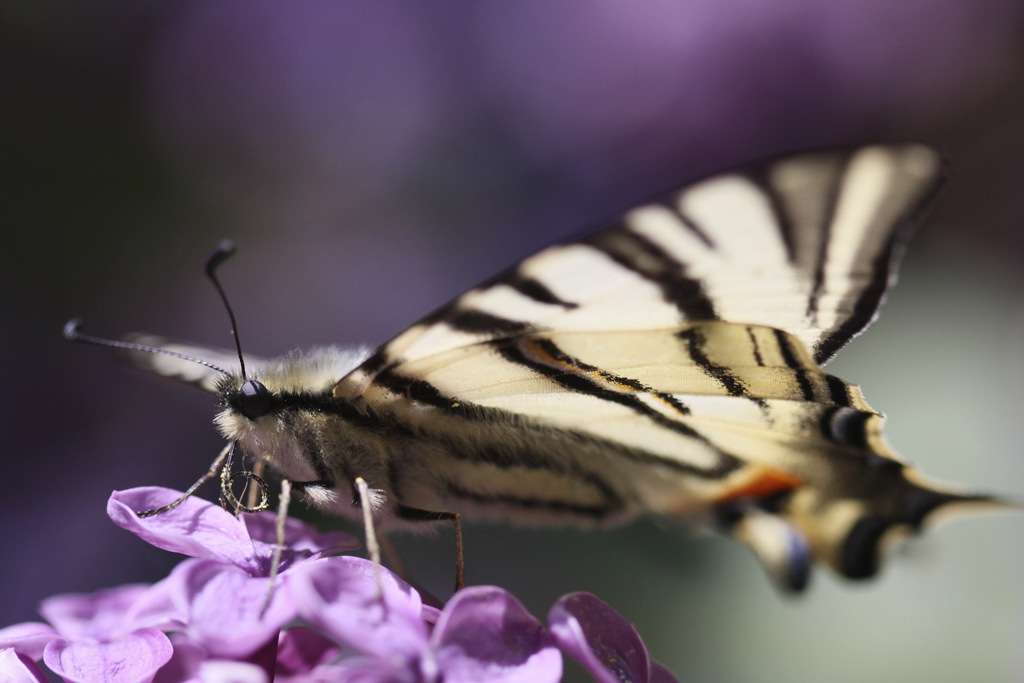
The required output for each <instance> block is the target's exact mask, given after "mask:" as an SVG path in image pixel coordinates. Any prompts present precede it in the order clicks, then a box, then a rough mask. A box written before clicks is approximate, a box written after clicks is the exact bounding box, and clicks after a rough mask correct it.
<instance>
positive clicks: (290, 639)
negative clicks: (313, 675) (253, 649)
mask: <svg viewBox="0 0 1024 683" xmlns="http://www.w3.org/2000/svg"><path fill="white" fill-rule="evenodd" d="M338 653H339V650H338V646H337V645H335V643H334V641H333V640H331V639H330V638H328V637H327V636H325V635H324V634H322V633H320V632H319V631H314V630H313V629H309V628H303V627H301V626H297V627H295V628H290V629H288V630H287V631H284V632H283V633H281V637H280V638H279V639H278V643H277V671H276V674H277V676H275V678H276V677H280V676H294V675H296V674H301V673H308V672H309V671H311V670H312V669H313V668H314V667H316V666H318V665H320V664H323V663H325V662H329V661H331V660H333V659H335V658H336V657H337V656H338Z"/></svg>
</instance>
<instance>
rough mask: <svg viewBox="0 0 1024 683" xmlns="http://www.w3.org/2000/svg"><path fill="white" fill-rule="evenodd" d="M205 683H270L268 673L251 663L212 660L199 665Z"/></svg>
mask: <svg viewBox="0 0 1024 683" xmlns="http://www.w3.org/2000/svg"><path fill="white" fill-rule="evenodd" d="M199 680H201V681H202V682H203V683H268V681H269V680H270V677H269V676H267V672H266V671H264V670H263V669H262V668H260V667H258V666H256V665H255V664H250V663H249V662H231V661H218V660H211V661H206V662H203V663H202V664H200V665H199Z"/></svg>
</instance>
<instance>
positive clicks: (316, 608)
mask: <svg viewBox="0 0 1024 683" xmlns="http://www.w3.org/2000/svg"><path fill="white" fill-rule="evenodd" d="M292 591H293V595H294V597H295V601H296V603H297V605H298V608H299V614H300V615H301V616H302V617H303V618H304V619H305V620H307V621H308V622H310V623H312V624H314V625H315V626H317V627H319V628H320V629H321V630H323V631H324V632H326V633H328V634H330V635H331V636H333V637H334V638H336V639H337V641H338V642H339V643H341V644H342V645H343V646H344V647H345V648H347V649H350V650H352V651H354V652H355V653H356V654H357V656H356V657H353V658H350V659H347V660H345V659H343V660H341V661H340V662H339V663H338V665H337V671H338V673H339V675H341V672H345V676H349V677H352V679H353V680H368V681H369V680H372V681H392V680H394V681H408V682H410V683H414V682H415V683H419V682H422V683H433V682H435V681H441V680H443V681H445V683H458V682H460V681H466V682H467V683H468V682H471V681H496V682H497V681H502V682H505V681H507V682H509V683H511V682H513V681H523V682H526V681H531V682H532V681H538V682H543V681H558V680H559V679H560V678H561V674H562V660H561V655H560V654H559V653H558V650H557V649H556V648H555V646H554V643H553V641H552V640H551V637H550V636H549V635H548V634H547V631H546V630H545V629H544V627H543V625H541V623H540V622H539V621H537V620H536V619H534V618H533V617H532V616H531V615H530V614H529V613H528V612H527V611H526V610H525V609H524V608H523V606H522V605H521V604H520V603H519V601H518V600H516V599H515V598H514V597H513V596H512V595H510V594H509V593H507V592H506V591H504V590H502V589H501V588H497V587H493V586H474V587H470V588H466V589H463V590H461V591H459V592H458V593H456V594H455V595H454V596H453V597H452V599H451V600H449V601H448V604H447V605H446V606H445V608H444V610H442V611H441V613H440V615H436V619H437V623H436V625H435V626H434V628H433V630H432V631H431V630H430V629H429V628H428V623H427V620H426V619H425V617H430V618H433V617H434V616H435V615H434V614H433V613H432V612H433V608H429V607H424V606H423V603H422V601H421V599H420V596H419V594H418V593H417V592H416V591H415V590H414V589H413V588H412V587H411V586H409V585H408V584H407V583H405V582H404V581H402V580H401V579H399V578H397V577H395V576H394V575H393V574H391V573H390V572H387V571H382V572H381V593H380V594H379V595H378V593H377V586H376V583H375V582H374V579H373V565H372V563H370V562H369V561H368V560H364V559H361V558H356V557H336V558H328V559H326V560H320V561H317V562H311V563H308V564H306V565H304V566H303V567H302V568H301V570H299V571H297V572H296V574H295V577H294V581H293V584H292ZM324 669H325V667H321V672H323V671H324Z"/></svg>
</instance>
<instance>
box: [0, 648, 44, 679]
mask: <svg viewBox="0 0 1024 683" xmlns="http://www.w3.org/2000/svg"><path fill="white" fill-rule="evenodd" d="M0 681H3V682H4V683H49V679H47V678H46V674H44V673H43V670H42V669H40V668H39V666H38V665H37V664H36V663H35V662H34V661H32V660H31V659H30V658H29V657H27V656H25V655H19V654H18V653H17V652H15V651H14V648H12V647H4V648H0Z"/></svg>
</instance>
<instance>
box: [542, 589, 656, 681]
mask: <svg viewBox="0 0 1024 683" xmlns="http://www.w3.org/2000/svg"><path fill="white" fill-rule="evenodd" d="M548 629H550V631H551V635H552V636H553V637H554V639H555V642H557V643H558V647H560V648H561V649H562V651H563V652H565V653H566V654H567V655H569V656H570V657H572V658H573V659H575V660H576V661H578V662H579V663H580V664H582V665H583V668H585V669H586V670H587V671H589V672H590V674H591V675H592V676H593V677H594V678H595V679H596V680H597V681H598V683H627V682H628V683H675V681H676V679H675V677H674V676H672V674H671V673H669V672H668V670H667V669H665V668H664V667H662V666H660V665H658V664H655V663H653V662H651V657H650V655H649V654H648V653H647V647H646V646H645V645H644V641H643V640H641V639H640V634H638V633H637V632H636V629H635V628H633V626H632V625H630V623H629V622H627V621H626V620H625V619H623V618H622V615H620V614H619V613H618V612H616V611H615V610H614V609H612V608H611V607H610V606H609V605H608V604H607V603H604V602H602V601H601V600H598V599H597V598H596V597H594V596H593V595H591V594H589V593H570V594H569V595H565V596H563V597H562V598H560V599H559V600H558V602H556V603H555V605H554V607H552V608H551V611H550V612H549V613H548Z"/></svg>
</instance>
